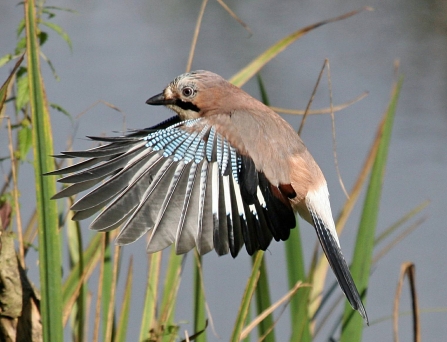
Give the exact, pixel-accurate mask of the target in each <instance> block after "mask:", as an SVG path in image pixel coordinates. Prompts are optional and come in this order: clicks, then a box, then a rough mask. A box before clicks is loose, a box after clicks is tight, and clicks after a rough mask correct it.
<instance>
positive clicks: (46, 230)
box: [24, 0, 63, 342]
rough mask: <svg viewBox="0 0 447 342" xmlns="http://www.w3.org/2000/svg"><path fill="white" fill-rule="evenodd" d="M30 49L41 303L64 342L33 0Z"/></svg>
mask: <svg viewBox="0 0 447 342" xmlns="http://www.w3.org/2000/svg"><path fill="white" fill-rule="evenodd" d="M24 8H25V23H26V51H27V62H28V82H29V91H30V107H31V117H32V124H33V147H34V170H35V185H36V196H37V213H38V221H39V224H38V227H39V232H38V236H39V271H40V285H41V288H40V289H41V295H42V299H41V302H40V309H41V316H42V326H43V340H44V341H46V342H51V341H58V342H59V341H63V329H62V284H61V265H62V263H61V251H60V240H59V230H58V228H59V227H58V216H57V203H56V201H52V200H51V196H53V195H54V194H55V193H56V184H55V182H54V178H53V177H44V176H42V175H43V174H44V173H46V172H49V171H51V170H52V169H53V167H54V162H53V160H52V158H51V157H50V156H51V155H52V154H53V141H52V134H51V123H50V115H49V112H48V107H47V102H46V98H45V91H44V85H43V81H42V77H41V74H40V61H39V52H40V48H39V44H38V41H37V29H36V12H35V3H34V1H33V0H29V1H25V6H24Z"/></svg>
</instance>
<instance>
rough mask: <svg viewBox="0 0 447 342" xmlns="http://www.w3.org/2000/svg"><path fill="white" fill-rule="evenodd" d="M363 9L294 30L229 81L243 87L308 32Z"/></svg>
mask: <svg viewBox="0 0 447 342" xmlns="http://www.w3.org/2000/svg"><path fill="white" fill-rule="evenodd" d="M362 10H363V9H362ZM362 10H358V11H352V12H349V13H346V14H343V15H341V16H339V17H335V18H331V19H328V20H323V21H320V22H318V23H316V24H313V25H309V26H306V27H304V28H302V29H300V30H298V31H295V32H293V33H292V34H290V35H288V36H286V37H284V38H282V39H281V40H279V41H278V42H276V43H275V44H273V45H272V46H270V47H269V48H268V49H267V50H265V51H264V52H263V53H262V54H260V55H259V56H258V57H256V58H255V59H254V60H253V61H251V62H250V63H249V64H248V65H247V66H246V67H245V68H243V69H242V70H241V71H239V72H238V73H237V74H236V75H234V76H233V77H231V79H230V80H229V81H230V82H231V83H233V84H234V85H235V86H238V87H242V86H243V85H244V84H245V83H246V82H247V81H248V80H249V79H251V78H252V77H253V76H254V75H255V74H256V73H257V72H259V70H261V69H262V68H263V67H264V65H266V64H267V63H268V62H270V61H271V60H272V59H273V58H275V57H276V56H277V55H279V54H280V53H281V52H283V51H284V50H285V49H286V48H287V47H288V46H289V45H290V44H292V43H294V42H295V41H296V40H298V39H299V38H301V37H302V36H304V35H305V34H306V33H308V32H310V31H312V30H314V29H316V28H318V27H320V26H323V25H325V24H328V23H331V22H335V21H339V20H343V19H346V18H349V17H351V16H353V15H355V14H357V13H359V12H361V11H362Z"/></svg>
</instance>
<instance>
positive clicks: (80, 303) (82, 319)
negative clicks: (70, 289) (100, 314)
mask: <svg viewBox="0 0 447 342" xmlns="http://www.w3.org/2000/svg"><path fill="white" fill-rule="evenodd" d="M67 244H68V252H69V258H70V259H69V260H70V267H74V266H75V265H79V277H78V282H80V283H83V284H82V286H81V288H80V290H79V296H78V299H77V300H76V304H75V306H74V308H73V311H72V312H71V319H70V321H71V327H72V336H73V340H74V341H83V340H84V337H85V336H84V335H85V330H84V328H85V327H87V322H86V315H87V307H86V305H87V302H86V299H87V290H88V289H87V285H86V284H85V282H82V274H83V273H84V269H85V268H84V258H83V257H82V254H83V251H82V235H81V227H80V225H79V222H77V221H72V220H69V221H68V222H67Z"/></svg>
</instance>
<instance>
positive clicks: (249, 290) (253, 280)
mask: <svg viewBox="0 0 447 342" xmlns="http://www.w3.org/2000/svg"><path fill="white" fill-rule="evenodd" d="M263 256H264V252H262V251H258V252H256V255H255V257H254V262H253V267H252V269H251V275H250V278H248V282H247V285H246V286H245V291H244V295H243V296H242V301H241V305H240V307H239V312H238V315H237V318H236V322H235V324H234V328H233V333H232V335H231V339H230V341H232V342H238V341H239V340H240V335H241V332H242V328H243V327H244V323H245V321H246V319H247V313H248V310H249V309H250V303H251V298H252V297H253V293H254V292H255V289H256V285H257V284H258V279H259V273H260V272H259V268H260V267H261V262H262V258H263Z"/></svg>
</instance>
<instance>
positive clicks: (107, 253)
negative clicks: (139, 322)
mask: <svg viewBox="0 0 447 342" xmlns="http://www.w3.org/2000/svg"><path fill="white" fill-rule="evenodd" d="M105 234H106V236H105V244H106V248H105V250H104V258H103V260H102V262H103V263H104V273H103V279H102V296H101V302H102V303H101V318H102V324H101V326H102V333H103V336H106V335H107V327H108V324H109V308H110V301H111V299H112V292H113V289H112V287H113V286H114V285H115V284H113V262H112V260H113V258H112V246H111V243H110V242H111V241H110V233H109V232H106V233H105ZM113 330H114V324H113V327H112V331H113Z"/></svg>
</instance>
